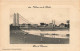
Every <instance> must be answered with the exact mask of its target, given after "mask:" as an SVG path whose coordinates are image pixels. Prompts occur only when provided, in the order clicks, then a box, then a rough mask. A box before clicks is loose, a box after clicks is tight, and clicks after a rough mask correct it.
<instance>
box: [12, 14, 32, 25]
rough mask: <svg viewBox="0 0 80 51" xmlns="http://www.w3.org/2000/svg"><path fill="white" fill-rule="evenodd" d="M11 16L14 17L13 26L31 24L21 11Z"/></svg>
mask: <svg viewBox="0 0 80 51" xmlns="http://www.w3.org/2000/svg"><path fill="white" fill-rule="evenodd" d="M11 17H13V26H19V24H20V23H22V24H23V23H25V24H30V23H31V22H29V21H28V20H27V19H25V18H24V17H23V16H22V15H20V14H19V13H14V14H13V15H12V16H11Z"/></svg>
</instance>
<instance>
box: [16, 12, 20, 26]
mask: <svg viewBox="0 0 80 51" xmlns="http://www.w3.org/2000/svg"><path fill="white" fill-rule="evenodd" d="M16 18H17V19H16V21H17V23H16V26H19V13H17V17H16Z"/></svg>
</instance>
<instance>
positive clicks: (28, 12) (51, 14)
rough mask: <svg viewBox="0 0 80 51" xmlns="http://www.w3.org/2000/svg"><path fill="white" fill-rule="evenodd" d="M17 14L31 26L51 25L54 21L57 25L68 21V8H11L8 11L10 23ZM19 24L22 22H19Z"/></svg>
mask: <svg viewBox="0 0 80 51" xmlns="http://www.w3.org/2000/svg"><path fill="white" fill-rule="evenodd" d="M14 13H19V14H20V15H21V16H22V17H24V18H25V19H27V20H28V21H29V22H30V23H32V24H40V23H42V22H44V23H47V24H48V23H51V22H52V20H53V21H54V20H55V23H56V24H57V25H58V24H60V23H66V21H67V20H69V9H68V8H45V9H44V8H11V9H10V22H11V23H13V14H14ZM19 22H20V23H23V22H24V21H22V20H20V21H19Z"/></svg>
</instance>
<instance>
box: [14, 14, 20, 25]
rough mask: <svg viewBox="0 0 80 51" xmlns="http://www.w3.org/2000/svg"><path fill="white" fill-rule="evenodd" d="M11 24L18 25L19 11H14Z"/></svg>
mask: <svg viewBox="0 0 80 51" xmlns="http://www.w3.org/2000/svg"><path fill="white" fill-rule="evenodd" d="M13 26H19V13H17V14H16V13H14V18H13Z"/></svg>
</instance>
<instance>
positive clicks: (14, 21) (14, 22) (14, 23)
mask: <svg viewBox="0 0 80 51" xmlns="http://www.w3.org/2000/svg"><path fill="white" fill-rule="evenodd" d="M13 26H16V14H15V13H14V17H13Z"/></svg>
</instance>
